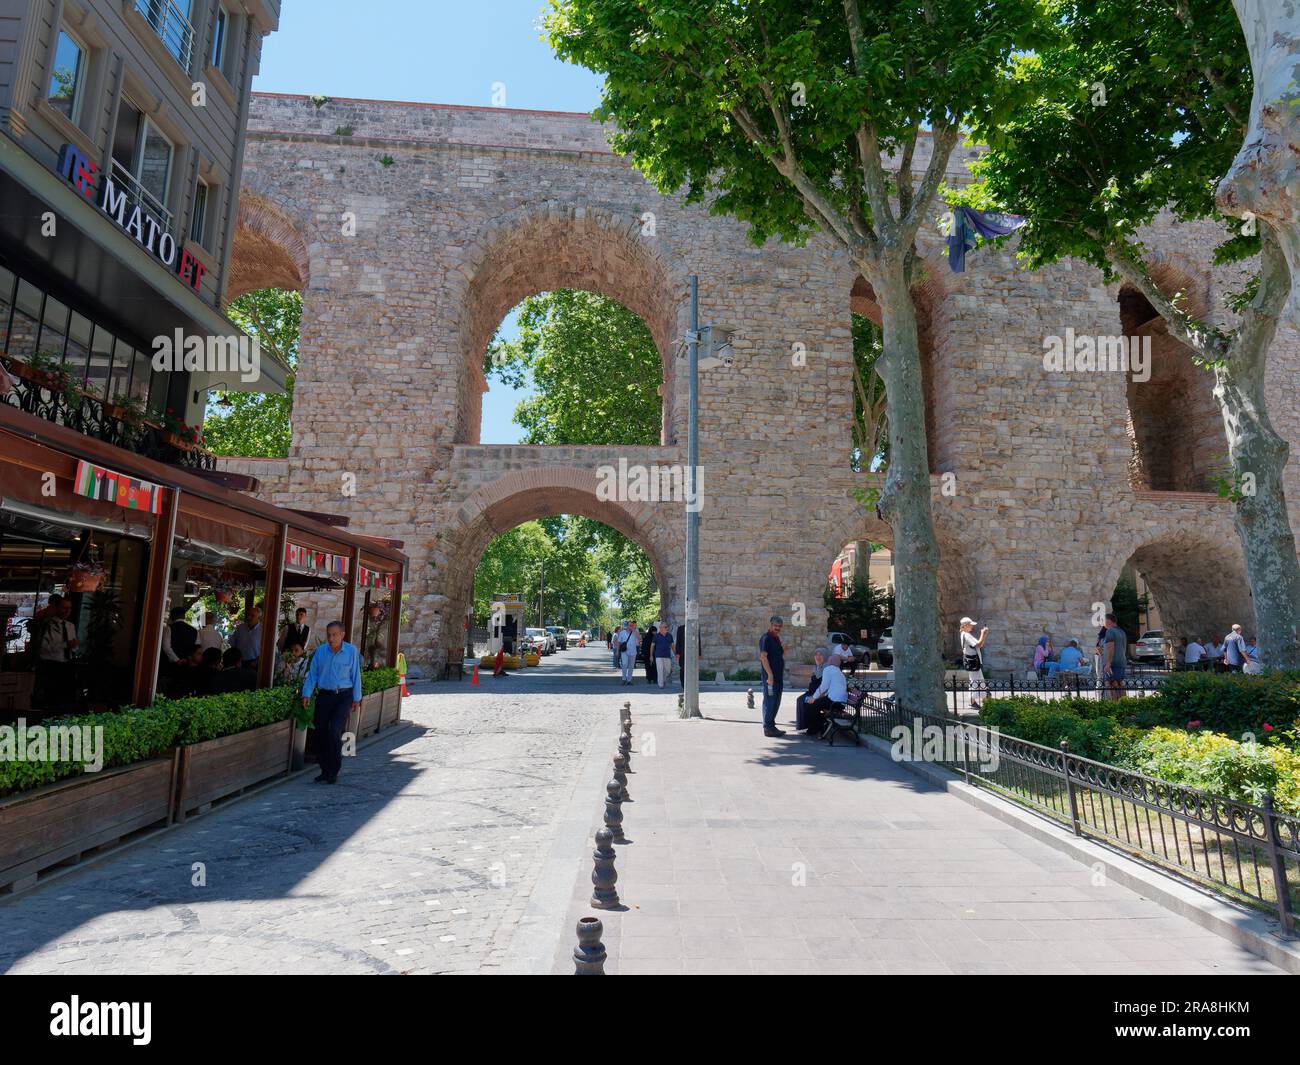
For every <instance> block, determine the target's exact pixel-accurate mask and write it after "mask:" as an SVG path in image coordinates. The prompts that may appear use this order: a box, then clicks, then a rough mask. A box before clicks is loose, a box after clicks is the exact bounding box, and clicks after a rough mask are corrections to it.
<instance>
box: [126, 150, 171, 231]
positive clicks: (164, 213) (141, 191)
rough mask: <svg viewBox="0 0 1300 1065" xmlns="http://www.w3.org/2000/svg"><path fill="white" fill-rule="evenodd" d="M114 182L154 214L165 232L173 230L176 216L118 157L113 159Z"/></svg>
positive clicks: (155, 219)
mask: <svg viewBox="0 0 1300 1065" xmlns="http://www.w3.org/2000/svg"><path fill="white" fill-rule="evenodd" d="M113 184H115V185H121V186H122V187H123V188H125V189H126V191H127V193H128V194H130V196H131V199H133V200H134V201H135V202H136V203H138V204H139V205H140V206H141V207H143V208H144V209H145V210H146V211H148V212H149V213H150V214H151V215H153V217H154V221H155V222H157V223H158V225H159V226H161V227H162V229H163V231H164V232H166V233H170V232H171V231H172V223H173V222H174V221H175V217H174V216H173V215H172V213H171V211H169V210H167V208H166V207H164V206H163V205H162V204H161V203H160V202H159V200H158V197H157V196H155V195H154V194H153V193H152V192H150V191H149V190H148V189H146V188H145V187H144V186H143V185H141V184H140V179H139V178H137V177H136V176H135V175H134V174H133V173H131V171H129V170H128V169H127V168H126V167H124V166H123V165H122V164H121V163H119V162H118V161H117V160H116V159H114V160H113Z"/></svg>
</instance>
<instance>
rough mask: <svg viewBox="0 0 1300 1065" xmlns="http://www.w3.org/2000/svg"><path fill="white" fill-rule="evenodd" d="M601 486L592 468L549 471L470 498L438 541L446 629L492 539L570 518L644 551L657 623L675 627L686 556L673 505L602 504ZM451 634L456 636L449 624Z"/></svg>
mask: <svg viewBox="0 0 1300 1065" xmlns="http://www.w3.org/2000/svg"><path fill="white" fill-rule="evenodd" d="M598 486H599V478H598V477H597V474H596V471H595V469H586V468H581V469H578V468H572V467H561V466H554V467H543V468H538V469H531V470H519V471H515V472H513V473H509V474H506V475H505V476H504V477H501V478H499V479H497V480H495V481H493V482H491V483H489V484H487V485H484V486H482V487H480V488H479V489H477V490H476V491H475V492H474V493H473V494H472V495H470V496H469V497H468V498H467V499H466V500H465V502H464V503H462V504H461V506H460V507H459V508H458V509H457V511H456V513H455V518H454V522H453V526H452V528H450V529H449V530H447V532H446V533H445V534H444V536H443V537H442V550H443V552H444V553H445V555H446V558H447V560H448V562H447V566H446V571H447V572H448V574H449V576H448V578H447V581H446V585H445V587H444V589H443V594H444V595H445V597H446V618H447V621H448V623H451V622H452V620H453V619H456V618H464V617H466V616H467V615H468V612H469V608H470V604H471V602H472V598H473V589H474V573H475V570H476V569H477V568H478V562H479V559H480V558H481V557H482V555H483V552H484V551H485V550H486V549H487V546H488V544H489V543H491V541H492V539H493V538H494V537H496V536H498V535H500V534H501V533H504V532H509V531H510V530H511V529H513V528H516V527H517V526H519V525H522V524H523V523H524V522H526V521H534V520H537V519H539V518H544V517H551V516H554V515H557V514H575V515H580V516H582V517H585V518H591V519H592V520H593V521H599V522H602V523H603V524H605V525H608V526H610V527H611V528H613V529H616V530H618V531H619V532H620V533H622V534H623V535H624V536H626V537H627V538H628V539H629V540H631V541H632V542H633V543H635V544H636V545H637V546H638V547H640V548H641V549H642V550H643V551H645V553H646V554H647V555H648V556H649V558H650V562H651V565H652V566H653V567H654V572H655V580H656V582H657V583H658V585H659V602H660V615H661V618H662V620H665V621H669V622H670V623H672V624H674V625H675V624H676V623H677V622H678V620H679V619H678V618H677V614H678V613H679V612H680V611H679V610H678V608H677V605H678V604H679V602H680V592H681V583H680V582H681V574H682V573H683V568H682V563H683V558H684V555H683V547H682V543H681V538H680V537H679V536H678V535H677V533H676V531H675V529H674V528H673V525H672V523H671V521H670V520H668V513H669V507H670V505H668V504H664V505H662V506H660V505H656V504H649V503H624V502H616V501H611V500H605V499H602V498H601V497H600V494H599V493H598V491H597V489H598ZM677 509H678V510H679V511H680V507H678V508H677ZM502 590H503V591H504V590H506V589H502ZM449 631H455V630H454V625H451V626H450V627H449Z"/></svg>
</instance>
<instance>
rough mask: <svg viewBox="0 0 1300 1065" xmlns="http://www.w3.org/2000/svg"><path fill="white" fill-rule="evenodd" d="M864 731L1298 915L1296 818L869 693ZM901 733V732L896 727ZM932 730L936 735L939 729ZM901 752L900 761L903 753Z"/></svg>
mask: <svg viewBox="0 0 1300 1065" xmlns="http://www.w3.org/2000/svg"><path fill="white" fill-rule="evenodd" d="M862 728H863V730H864V731H866V732H869V733H871V734H872V735H875V736H879V737H880V738H882V739H884V740H887V741H890V742H892V743H894V745H895V752H896V757H899V758H900V760H912V759H913V758H914V759H915V760H918V761H919V760H922V755H924V760H925V761H930V762H934V763H936V764H939V765H943V766H945V767H946V768H948V769H951V770H953V771H955V772H958V773H961V774H962V775H963V776H964V777H965V779H966V781H967V783H970V784H977V785H980V786H983V787H987V788H989V789H991V790H993V791H996V792H998V793H1000V794H1003V795H1005V796H1008V797H1010V798H1013V799H1015V800H1017V801H1019V802H1021V803H1023V804H1025V805H1027V806H1029V807H1030V808H1031V809H1033V810H1035V811H1036V812H1037V813H1040V814H1042V815H1045V816H1047V817H1049V818H1051V819H1053V820H1055V821H1058V822H1062V823H1064V824H1068V825H1069V826H1070V827H1071V829H1072V830H1073V831H1074V834H1075V835H1076V836H1083V837H1091V838H1093V839H1097V840H1101V841H1102V842H1105V843H1107V844H1110V845H1111V846H1114V847H1116V848H1118V849H1120V850H1122V851H1125V852H1126V853H1128V854H1130V855H1131V856H1133V857H1136V858H1139V859H1143V860H1145V861H1147V862H1149V863H1151V864H1153V865H1156V866H1158V867H1161V868H1163V869H1166V870H1172V871H1174V872H1176V873H1179V874H1181V875H1182V876H1184V877H1186V878H1187V879H1189V880H1192V881H1194V882H1196V883H1197V884H1201V885H1204V886H1209V887H1212V888H1215V889H1217V890H1220V891H1223V892H1226V893H1227V894H1230V895H1233V896H1236V897H1239V898H1243V899H1246V900H1249V901H1251V902H1253V903H1256V904H1258V905H1262V906H1266V907H1269V908H1271V909H1275V910H1276V911H1277V915H1278V919H1279V920H1280V922H1281V924H1282V927H1283V929H1284V930H1285V931H1286V932H1288V933H1291V932H1293V931H1294V929H1295V925H1296V918H1297V916H1300V817H1294V816H1291V815H1288V814H1280V813H1278V812H1277V811H1276V810H1274V808H1273V801H1272V797H1271V796H1266V797H1265V798H1264V799H1263V800H1262V802H1261V803H1260V804H1259V805H1252V804H1250V803H1245V802H1238V801H1236V800H1234V799H1226V798H1223V797H1222V796H1218V795H1212V794H1210V793H1208V792H1205V791H1201V790H1199V789H1197V788H1189V787H1185V786H1183V785H1181V784H1171V783H1169V782H1168V781H1163V780H1157V779H1155V778H1154V777H1148V776H1144V775H1143V774H1141V773H1135V772H1133V771H1131V770H1127V769H1120V768H1118V767H1117V766H1112V765H1107V764H1105V763H1104V762H1094V761H1092V760H1091V759H1088V758H1080V757H1079V756H1078V755H1075V754H1071V753H1070V751H1069V750H1068V749H1067V747H1066V745H1065V744H1064V743H1062V744H1061V749H1060V750H1053V749H1052V748H1051V747H1044V746H1042V745H1041V744H1037V743H1030V742H1028V741H1027V740H1021V739H1017V738H1015V737H1013V736H1005V735H1003V734H1001V733H999V732H998V731H997V730H996V729H991V728H988V727H987V726H984V725H980V724H977V723H975V722H972V721H965V720H954V719H953V718H951V717H940V716H936V715H929V714H915V713H910V712H908V711H906V710H904V709H902V708H901V707H900V706H898V704H897V701H896V700H894V699H882V698H879V697H877V696H874V695H868V696H867V697H866V699H865V700H864V702H863V708H862ZM900 730H901V731H900ZM936 730H937V731H936ZM904 755H905V757H904Z"/></svg>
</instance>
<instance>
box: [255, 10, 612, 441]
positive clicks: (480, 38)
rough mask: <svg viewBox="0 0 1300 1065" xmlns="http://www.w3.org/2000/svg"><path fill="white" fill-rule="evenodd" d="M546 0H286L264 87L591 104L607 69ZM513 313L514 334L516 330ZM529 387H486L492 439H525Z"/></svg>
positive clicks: (512, 103) (269, 46) (433, 99)
mask: <svg viewBox="0 0 1300 1065" xmlns="http://www.w3.org/2000/svg"><path fill="white" fill-rule="evenodd" d="M547 6H548V5H547V4H546V3H545V0H369V2H368V3H366V4H363V5H358V4H357V3H356V0H284V4H283V8H282V11H281V16H280V29H279V32H277V33H273V34H272V35H271V36H270V37H269V38H267V40H266V42H265V44H264V45H263V50H262V71H261V73H260V74H259V75H258V76H257V78H255V79H254V81H253V88H254V89H256V90H257V91H258V92H290V93H306V94H309V95H310V94H313V93H323V94H324V95H326V96H334V97H340V96H353V97H360V98H363V99H373V100H415V101H421V102H425V103H442V104H469V105H476V104H477V105H482V106H491V104H492V87H493V83H494V82H501V83H502V84H503V85H504V86H505V94H506V98H505V105H506V106H507V107H522V108H530V109H534V110H539V111H590V110H591V109H592V108H594V107H595V106H596V104H597V103H598V102H599V99H600V83H601V79H600V78H599V77H598V76H597V75H595V74H593V73H591V72H590V71H588V70H583V69H582V68H581V67H574V66H569V65H568V64H566V63H561V62H560V61H559V60H558V59H556V58H555V55H554V54H553V53H552V52H551V49H550V47H549V46H548V45H547V44H546V42H545V41H543V40H542V39H541V30H540V28H539V25H538V21H539V18H540V16H541V13H542V12H543V10H545V9H546V8H547ZM512 325H513V319H508V320H507V323H506V327H505V330H504V334H505V335H506V336H510V335H512V332H513V330H512V328H511V327H512ZM526 394H527V392H512V391H511V390H509V389H507V388H506V387H505V386H504V385H502V384H501V383H500V382H494V383H492V387H491V389H490V390H489V391H488V393H487V395H486V396H484V397H483V435H482V440H483V443H485V444H509V443H515V442H517V441H518V439H519V427H518V426H517V425H515V424H514V423H513V422H512V421H511V418H512V417H513V415H514V410H515V404H516V403H518V401H519V399H520V398H521V397H522V396H524V395H526Z"/></svg>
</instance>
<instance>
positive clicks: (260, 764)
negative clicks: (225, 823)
mask: <svg viewBox="0 0 1300 1065" xmlns="http://www.w3.org/2000/svg"><path fill="white" fill-rule="evenodd" d="M293 732H294V724H293V722H292V721H277V722H275V724H272V725H262V726H260V727H259V728H254V729H249V730H248V731H247V732H236V733H235V734H234V735H233V736H222V737H221V738H220V739H215V740H204V741H203V742H202V743H192V744H190V745H189V746H187V747H181V748H180V756H179V757H180V760H179V766H178V770H177V780H176V820H177V821H184V820H185V818H186V816H187V815H188V814H190V813H192V812H194V811H195V810H200V811H202V810H205V809H207V807H208V806H210V805H211V804H212V803H214V802H216V801H217V800H218V799H224V798H225V797H226V796H228V795H234V794H235V793H236V792H238V791H243V790H244V788H247V787H250V786H251V785H253V784H258V783H261V782H262V781H263V780H267V779H269V778H270V777H274V776H279V775H280V774H282V773H287V772H288V771H289V767H290V765H291V764H292V761H293V748H294V737H293Z"/></svg>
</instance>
